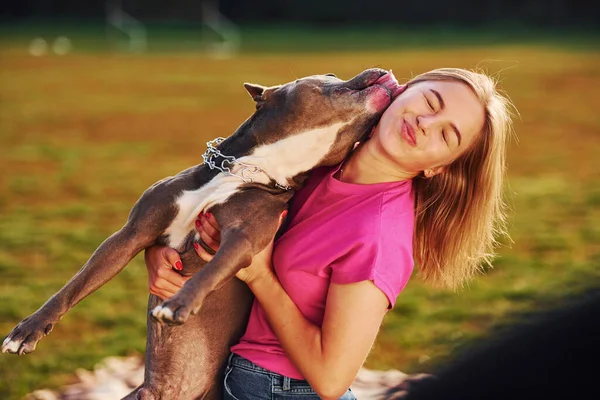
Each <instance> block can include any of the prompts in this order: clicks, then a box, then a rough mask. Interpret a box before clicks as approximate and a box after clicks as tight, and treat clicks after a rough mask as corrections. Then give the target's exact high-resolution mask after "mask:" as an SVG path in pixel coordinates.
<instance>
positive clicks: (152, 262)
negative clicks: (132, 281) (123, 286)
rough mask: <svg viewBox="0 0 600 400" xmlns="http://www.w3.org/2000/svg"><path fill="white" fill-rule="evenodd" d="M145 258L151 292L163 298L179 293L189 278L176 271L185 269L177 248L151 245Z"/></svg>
mask: <svg viewBox="0 0 600 400" xmlns="http://www.w3.org/2000/svg"><path fill="white" fill-rule="evenodd" d="M144 260H145V261H146V268H147V269H148V286H149V289H150V293H152V294H153V295H155V296H158V297H160V298H161V299H163V300H165V299H168V298H169V297H171V296H173V295H174V294H175V293H177V291H178V290H179V289H181V287H182V286H183V284H184V283H185V282H186V281H187V280H188V279H189V278H185V277H183V276H181V275H180V274H178V273H177V272H175V271H174V270H179V271H181V270H182V269H183V265H182V264H181V259H180V258H179V253H177V251H176V250H175V249H172V248H170V247H163V246H152V247H149V248H147V249H146V252H145V254H144Z"/></svg>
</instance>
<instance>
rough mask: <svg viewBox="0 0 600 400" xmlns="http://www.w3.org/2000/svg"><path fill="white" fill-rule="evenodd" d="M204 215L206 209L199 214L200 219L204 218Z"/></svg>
mask: <svg viewBox="0 0 600 400" xmlns="http://www.w3.org/2000/svg"><path fill="white" fill-rule="evenodd" d="M203 215H204V211H202V212H201V213H200V214H198V219H200V218H202V216H203Z"/></svg>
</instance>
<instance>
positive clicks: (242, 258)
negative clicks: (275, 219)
mask: <svg viewBox="0 0 600 400" xmlns="http://www.w3.org/2000/svg"><path fill="white" fill-rule="evenodd" d="M221 239H222V240H221V245H220V247H219V251H218V252H217V254H215V256H214V257H213V259H212V260H211V261H210V262H209V263H208V264H206V265H205V266H204V267H203V268H202V269H201V270H200V271H198V272H197V273H196V274H195V275H194V276H193V277H192V278H191V279H190V280H189V281H187V282H186V283H185V285H184V286H183V287H182V288H181V289H180V290H179V292H177V294H175V295H174V296H173V297H171V298H170V299H168V300H165V301H164V302H163V303H162V304H161V305H158V306H157V307H155V308H154V310H152V316H153V317H154V318H156V319H157V320H158V321H160V322H165V323H170V324H182V323H184V322H185V321H186V320H187V318H188V317H189V316H190V314H196V313H197V312H198V310H199V309H200V307H201V306H202V303H203V301H204V299H205V298H206V296H208V295H209V294H210V293H212V292H213V291H215V290H217V289H219V288H220V287H222V286H223V285H224V284H225V283H227V282H229V281H230V280H231V279H233V278H234V276H235V274H236V273H237V272H238V271H239V270H240V269H242V268H244V267H247V266H249V265H250V263H251V262H252V257H254V255H255V254H256V252H255V246H254V245H253V243H252V242H251V240H250V239H249V238H248V236H247V234H246V233H245V232H244V231H243V230H242V229H240V228H234V229H229V230H227V231H225V232H222V235H221ZM263 247H264V246H263Z"/></svg>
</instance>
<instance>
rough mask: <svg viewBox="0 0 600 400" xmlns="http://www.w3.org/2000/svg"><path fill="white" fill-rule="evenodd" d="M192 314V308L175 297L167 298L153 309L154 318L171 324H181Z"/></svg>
mask: <svg viewBox="0 0 600 400" xmlns="http://www.w3.org/2000/svg"><path fill="white" fill-rule="evenodd" d="M191 314H192V309H191V308H190V307H187V306H186V305H185V304H181V303H179V302H178V301H177V300H176V299H175V298H171V299H169V300H165V301H164V302H163V303H162V304H159V305H158V306H156V307H154V310H152V317H154V319H156V320H157V321H158V322H162V323H165V324H169V325H181V324H183V323H184V322H185V321H187V319H188V318H189V316H190V315H191Z"/></svg>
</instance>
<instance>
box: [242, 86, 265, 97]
mask: <svg viewBox="0 0 600 400" xmlns="http://www.w3.org/2000/svg"><path fill="white" fill-rule="evenodd" d="M244 87H245V88H246V91H248V93H250V96H251V97H252V100H254V101H257V99H258V97H260V96H261V95H262V94H263V92H264V91H265V89H266V87H264V86H261V85H257V84H256V83H244Z"/></svg>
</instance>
